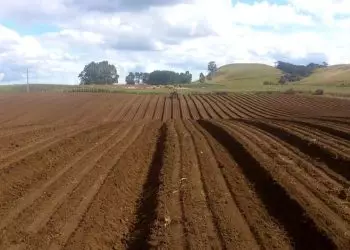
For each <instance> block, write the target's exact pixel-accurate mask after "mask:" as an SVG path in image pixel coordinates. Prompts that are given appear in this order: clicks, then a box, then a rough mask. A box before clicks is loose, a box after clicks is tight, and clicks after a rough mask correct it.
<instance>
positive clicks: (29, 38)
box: [0, 0, 350, 83]
mask: <svg viewBox="0 0 350 250" xmlns="http://www.w3.org/2000/svg"><path fill="white" fill-rule="evenodd" d="M138 1H139V0H134V1H120V0H114V2H115V3H118V4H120V6H123V8H119V9H117V8H116V6H117V5H113V6H112V7H108V6H109V5H108V3H109V2H108V1H100V2H98V3H97V2H96V1H94V2H92V1H90V2H89V3H91V4H90V5H86V6H85V7H84V6H82V5H81V4H80V2H79V1H77V0H74V1H73V0H50V1H49V0H34V1H32V2H31V4H28V2H27V1H24V0H18V1H12V2H6V3H2V8H1V9H0V34H1V35H0V72H2V73H1V74H3V76H2V81H3V82H21V81H23V80H24V78H23V77H24V76H25V74H24V72H25V69H26V68H27V67H29V68H30V72H31V74H32V75H31V77H32V78H33V81H37V82H57V83H61V82H68V83H77V75H78V73H79V71H80V70H82V68H83V67H84V65H85V64H87V63H89V62H90V61H92V60H94V61H99V60H109V61H110V62H111V63H113V64H115V65H117V67H118V70H119V71H120V72H119V73H120V75H121V80H122V81H123V79H124V78H125V76H126V75H127V73H128V72H129V71H134V70H135V71H152V70H154V69H173V70H183V71H185V70H190V71H192V72H193V73H194V74H195V77H197V74H198V73H199V72H200V71H205V70H206V64H207V62H208V61H210V60H216V61H217V63H218V64H219V65H222V64H226V63H232V62H261V63H267V64H273V62H274V61H275V60H279V59H284V60H291V61H293V62H300V63H304V62H307V61H308V60H328V61H329V62H330V63H331V64H334V63H346V62H349V59H350V51H348V49H347V48H348V47H349V44H350V35H348V34H347V32H344V31H345V30H348V28H349V27H350V21H349V20H350V3H349V2H348V1H338V2H335V1H332V0H317V1H315V0H308V1H301V0H289V4H284V5H281V4H273V3H271V1H257V2H256V3H254V4H247V3H242V2H239V1H238V2H237V3H236V4H235V5H232V2H231V0H217V1H212V0H191V1H182V0H179V1H178V0H174V1H168V2H166V4H164V3H165V1H159V0H147V1H148V4H146V2H145V1H143V2H142V4H141V5H140V4H139V5H137V2H138ZM135 4H136V5H135ZM169 5H170V6H169ZM107 7H108V8H107ZM339 15H342V19H341V20H340V19H339ZM347 15H349V17H347ZM5 18H6V19H8V18H15V19H19V20H28V22H29V23H33V25H34V26H35V24H36V23H46V24H49V25H53V26H56V27H57V28H58V29H59V30H58V31H54V32H48V33H44V34H40V35H22V34H20V33H19V32H17V31H15V30H11V29H8V28H6V27H4V26H2V25H1V20H5ZM347 18H349V19H347Z"/></svg>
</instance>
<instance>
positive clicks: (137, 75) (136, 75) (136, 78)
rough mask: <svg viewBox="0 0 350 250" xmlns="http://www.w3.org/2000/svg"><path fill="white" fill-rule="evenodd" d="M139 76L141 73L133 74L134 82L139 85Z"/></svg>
mask: <svg viewBox="0 0 350 250" xmlns="http://www.w3.org/2000/svg"><path fill="white" fill-rule="evenodd" d="M141 74H142V73H141V72H135V82H136V83H137V84H139V83H140V78H141Z"/></svg>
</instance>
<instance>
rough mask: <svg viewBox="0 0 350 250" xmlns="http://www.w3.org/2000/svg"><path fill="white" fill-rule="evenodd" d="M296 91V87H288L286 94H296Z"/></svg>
mask: <svg viewBox="0 0 350 250" xmlns="http://www.w3.org/2000/svg"><path fill="white" fill-rule="evenodd" d="M295 93H296V92H295V90H294V89H287V90H286V91H284V94H288V95H294V94H295Z"/></svg>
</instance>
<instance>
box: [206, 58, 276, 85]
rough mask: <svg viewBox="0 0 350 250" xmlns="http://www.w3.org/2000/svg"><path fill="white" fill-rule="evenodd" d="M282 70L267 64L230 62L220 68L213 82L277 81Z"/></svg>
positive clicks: (252, 82)
mask: <svg viewBox="0 0 350 250" xmlns="http://www.w3.org/2000/svg"><path fill="white" fill-rule="evenodd" d="M281 74H282V72H281V71H280V70H278V69H276V68H274V67H271V66H268V65H265V64H253V63H240V64H238V63H237V64H229V65H225V66H223V67H220V68H219V69H218V72H217V73H216V75H215V77H214V79H213V81H212V82H215V83H218V84H223V85H228V86H230V85H235V84H244V85H246V84H256V83H263V82H264V81H272V82H277V81H278V79H279V77H280V76H281Z"/></svg>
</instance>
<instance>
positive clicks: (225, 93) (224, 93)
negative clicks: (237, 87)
mask: <svg viewBox="0 0 350 250" xmlns="http://www.w3.org/2000/svg"><path fill="white" fill-rule="evenodd" d="M215 94H217V95H228V93H227V92H225V91H218V92H215Z"/></svg>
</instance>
